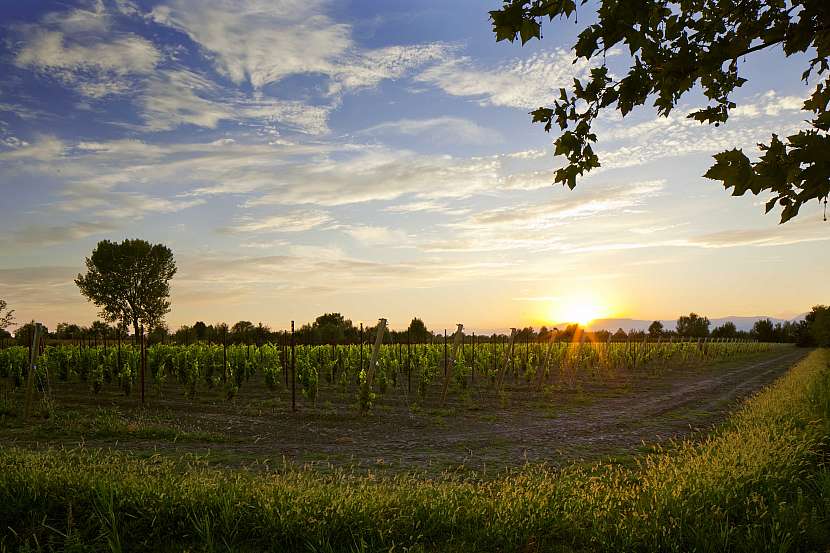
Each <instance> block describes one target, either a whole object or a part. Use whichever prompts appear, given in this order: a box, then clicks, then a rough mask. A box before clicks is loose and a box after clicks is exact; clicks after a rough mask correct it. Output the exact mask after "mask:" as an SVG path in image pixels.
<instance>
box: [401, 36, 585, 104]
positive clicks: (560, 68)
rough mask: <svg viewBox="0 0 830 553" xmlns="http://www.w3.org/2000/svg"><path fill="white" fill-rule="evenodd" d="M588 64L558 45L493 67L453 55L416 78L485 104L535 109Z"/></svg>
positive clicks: (549, 101)
mask: <svg viewBox="0 0 830 553" xmlns="http://www.w3.org/2000/svg"><path fill="white" fill-rule="evenodd" d="M589 67H590V65H589V64H588V63H587V62H585V61H584V60H581V59H580V60H579V61H577V62H576V63H574V56H573V53H572V52H570V51H568V50H564V49H562V48H557V49H555V50H552V51H549V52H540V53H537V54H533V55H531V56H530V57H528V58H526V59H517V60H514V61H512V62H509V63H505V64H499V65H497V66H494V67H482V66H481V65H480V64H477V63H476V62H474V61H473V60H472V59H470V58H469V57H451V58H450V59H448V60H447V61H444V62H442V63H438V64H435V65H432V66H430V67H427V68H426V69H424V70H423V71H422V72H420V73H419V74H418V75H417V77H416V80H417V81H420V82H424V83H430V84H433V85H435V86H437V87H438V88H440V89H441V90H443V91H444V92H446V93H447V94H451V95H453V96H463V97H470V98H474V99H476V100H477V101H478V102H479V103H481V104H482V105H494V106H506V107H512V108H521V109H535V108H538V107H540V106H544V105H548V104H551V103H552V102H553V100H554V99H555V98H556V97H557V95H558V90H559V87H564V86H571V85H572V84H573V79H574V77H581V76H584V75H585V74H586V72H587V71H588V69H589Z"/></svg>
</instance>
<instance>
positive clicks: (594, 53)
mask: <svg viewBox="0 0 830 553" xmlns="http://www.w3.org/2000/svg"><path fill="white" fill-rule="evenodd" d="M586 2H587V0H581V2H580V4H583V5H584V4H585V3H586ZM597 4H598V9H597V14H596V22H595V23H593V24H591V25H589V26H588V27H587V28H585V29H584V30H583V31H582V32H581V33H580V34H579V37H578V39H577V41H576V44H575V45H574V53H575V56H576V58H577V59H580V58H581V59H584V60H587V61H589V62H590V63H591V64H593V65H594V68H593V69H591V71H590V75H589V77H588V78H586V79H584V80H579V79H575V80H574V85H573V87H572V88H570V89H565V88H562V89H560V90H559V99H558V100H556V101H554V105H553V107H540V108H539V109H537V110H535V111H533V112H532V115H533V122H539V123H544V125H545V130H546V131H550V129H551V128H552V127H553V125H554V124H556V126H557V127H559V130H560V131H561V135H560V136H559V138H557V139H556V141H555V146H556V148H555V155H558V156H564V157H565V158H566V160H567V164H566V165H565V166H564V167H562V168H560V169H558V170H557V171H556V175H555V182H561V183H563V184H566V185H567V186H568V187H570V188H574V187H575V186H576V178H577V177H578V176H582V175H583V174H584V173H586V172H588V171H591V170H592V169H594V168H596V167H599V166H600V160H599V158H598V156H597V155H596V154H595V153H594V150H593V147H592V145H591V144H592V143H595V142H596V141H597V136H596V135H595V134H594V133H593V132H592V130H591V125H592V124H593V122H594V120H595V119H597V117H599V115H600V113H601V112H602V111H603V110H605V109H614V110H616V111H619V112H620V114H621V115H622V116H623V117H625V116H626V115H628V114H629V113H630V112H631V111H632V109H633V108H634V107H636V106H640V105H643V104H645V103H646V101H648V100H650V99H652V98H653V100H654V107H655V108H657V113H658V114H659V115H662V116H664V117H667V116H668V115H669V113H670V112H671V111H672V110H673V109H674V108H675V107H676V106H677V104H678V103H679V102H680V100H681V98H682V97H683V96H684V95H685V94H686V93H687V92H689V91H690V90H692V89H693V88H694V87H695V86H696V85H700V87H701V89H702V90H703V93H704V94H705V96H706V98H708V100H709V105H708V106H706V107H701V108H700V109H698V110H696V111H694V112H692V113H690V114H688V115H687V117H689V118H692V119H695V120H697V121H700V122H701V123H709V124H714V125H715V126H718V125H720V124H721V123H723V122H725V121H726V120H727V119H728V117H729V112H730V110H732V109H733V108H735V107H736V104H735V102H734V101H732V99H731V97H732V95H733V93H734V91H735V89H737V88H738V87H740V86H742V85H743V84H744V83H745V82H746V79H745V78H744V77H742V76H740V71H739V69H740V64H741V63H742V62H743V61H744V60H745V59H746V57H747V56H748V55H750V54H752V53H754V52H758V51H760V50H764V49H769V48H773V47H781V48H782V49H783V52H784V54H785V55H786V56H791V55H792V54H796V53H801V52H808V53H809V55H810V58H809V62H807V64H806V66H805V70H804V73H803V74H802V79H803V80H804V82H805V83H808V82H809V79H810V77H811V76H813V75H815V77H816V79H817V80H818V81H819V82H817V84H816V86H815V89H814V90H813V93H812V94H811V95H810V96H809V97H808V98H807V100H806V101H805V102H804V106H803V109H804V111H805V112H807V114H806V117H809V118H811V120H810V121H809V123H810V126H811V128H809V129H807V130H802V131H799V132H798V133H796V134H794V135H792V136H789V137H787V138H786V139H785V140H781V139H779V138H778V136H777V135H775V134H773V135H772V138H771V140H770V142H769V144H760V145H759V146H760V148H761V150H762V151H763V155H762V156H761V158H760V160H758V161H756V162H754V163H753V162H751V161H750V160H749V158H748V157H747V156H746V155H745V154H744V153H743V152H742V151H741V150H737V149H733V150H729V151H724V152H721V153H719V154H716V155H715V156H714V157H715V161H716V163H715V165H714V166H712V168H711V169H709V171H708V172H707V173H706V175H705V176H706V177H708V178H710V179H714V180H719V181H722V182H723V185H724V187H725V188H727V189H729V188H731V189H732V194H733V195H735V196H740V195H743V194H745V193H746V192H747V191H751V192H752V193H753V194H756V195H757V194H760V193H761V192H768V193H769V194H771V195H772V197H771V198H770V199H769V201H768V202H767V204H766V210H767V212H769V211H771V210H772V209H773V208H774V207H775V206H776V204H778V205H780V206H781V222H782V223H783V222H785V221H787V220H789V219H791V218H792V217H794V216H795V215H796V214H798V210H799V208H800V207H801V206H802V205H803V204H805V203H806V202H808V201H811V200H819V201H823V202H824V204H825V207H826V205H827V197H828V194H830V162H828V160H830V137H829V136H828V130H830V112H828V111H827V105H828V102H830V78H828V77H826V76H825V75H826V74H830V73H828V69H830V64H828V54H830V2H827V0H775V1H770V0H684V1H683V2H679V3H678V2H677V1H676V0H601V1H600V2H598V3H597ZM576 11H577V1H576V0H557V1H550V0H505V2H504V5H503V7H502V9H500V10H494V11H491V12H490V18H491V20H492V23H493V31H494V33H495V35H496V40H497V41H501V40H509V41H511V42H512V41H514V40H516V39H517V38H520V39H521V42H522V44H525V43H526V42H527V41H529V40H531V39H533V38H537V39H539V38H541V36H542V23H543V21H544V20H546V19H547V20H553V19H555V18H562V19H568V18H570V16H571V15H575V14H576ZM588 19H589V20H590V19H591V18H588ZM615 47H616V48H618V49H621V50H623V51H624V52H627V53H628V56H629V60H630V67H629V68H628V70H627V72H626V73H624V74H623V75H622V76H621V77H620V78H616V77H615V76H612V75H611V74H610V72H609V70H608V67H607V66H606V64H605V57H606V54H607V53H608V52H609V50H611V49H612V48H615ZM620 47H622V48H620ZM574 61H576V60H574ZM822 79H824V80H823V81H822ZM516 86H521V83H516Z"/></svg>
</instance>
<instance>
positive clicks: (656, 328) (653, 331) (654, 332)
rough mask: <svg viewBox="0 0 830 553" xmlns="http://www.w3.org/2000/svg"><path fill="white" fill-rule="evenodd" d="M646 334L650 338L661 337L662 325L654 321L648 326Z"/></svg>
mask: <svg viewBox="0 0 830 553" xmlns="http://www.w3.org/2000/svg"><path fill="white" fill-rule="evenodd" d="M648 333H649V334H650V335H651V336H662V335H663V323H661V322H660V321H654V322H653V323H651V324H650V325H648Z"/></svg>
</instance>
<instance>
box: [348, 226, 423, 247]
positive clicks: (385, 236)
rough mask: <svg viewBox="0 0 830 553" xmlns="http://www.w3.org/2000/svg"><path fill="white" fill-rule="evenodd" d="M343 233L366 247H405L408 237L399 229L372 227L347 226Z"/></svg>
mask: <svg viewBox="0 0 830 553" xmlns="http://www.w3.org/2000/svg"><path fill="white" fill-rule="evenodd" d="M343 231H344V232H345V233H346V234H348V235H349V236H351V237H352V238H354V239H355V240H357V241H358V242H361V243H362V244H365V245H367V246H392V245H394V246H406V245H407V243H408V241H409V239H410V238H409V236H408V235H407V233H406V232H404V231H402V230H400V229H391V228H389V227H382V226H374V225H354V226H348V227H345V228H344V229H343Z"/></svg>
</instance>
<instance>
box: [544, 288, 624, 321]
mask: <svg viewBox="0 0 830 553" xmlns="http://www.w3.org/2000/svg"><path fill="white" fill-rule="evenodd" d="M608 315H609V309H608V306H606V305H604V304H603V302H602V301H601V300H600V299H599V298H597V297H596V296H595V295H593V294H591V293H588V292H579V293H575V294H571V295H568V296H565V297H562V298H560V299H556V300H554V301H553V304H552V305H551V307H550V313H549V315H548V318H549V319H550V321H551V322H552V323H554V324H558V323H577V324H579V325H580V326H586V325H587V324H588V323H590V322H591V321H593V320H595V319H600V318H603V317H607V316H608Z"/></svg>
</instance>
